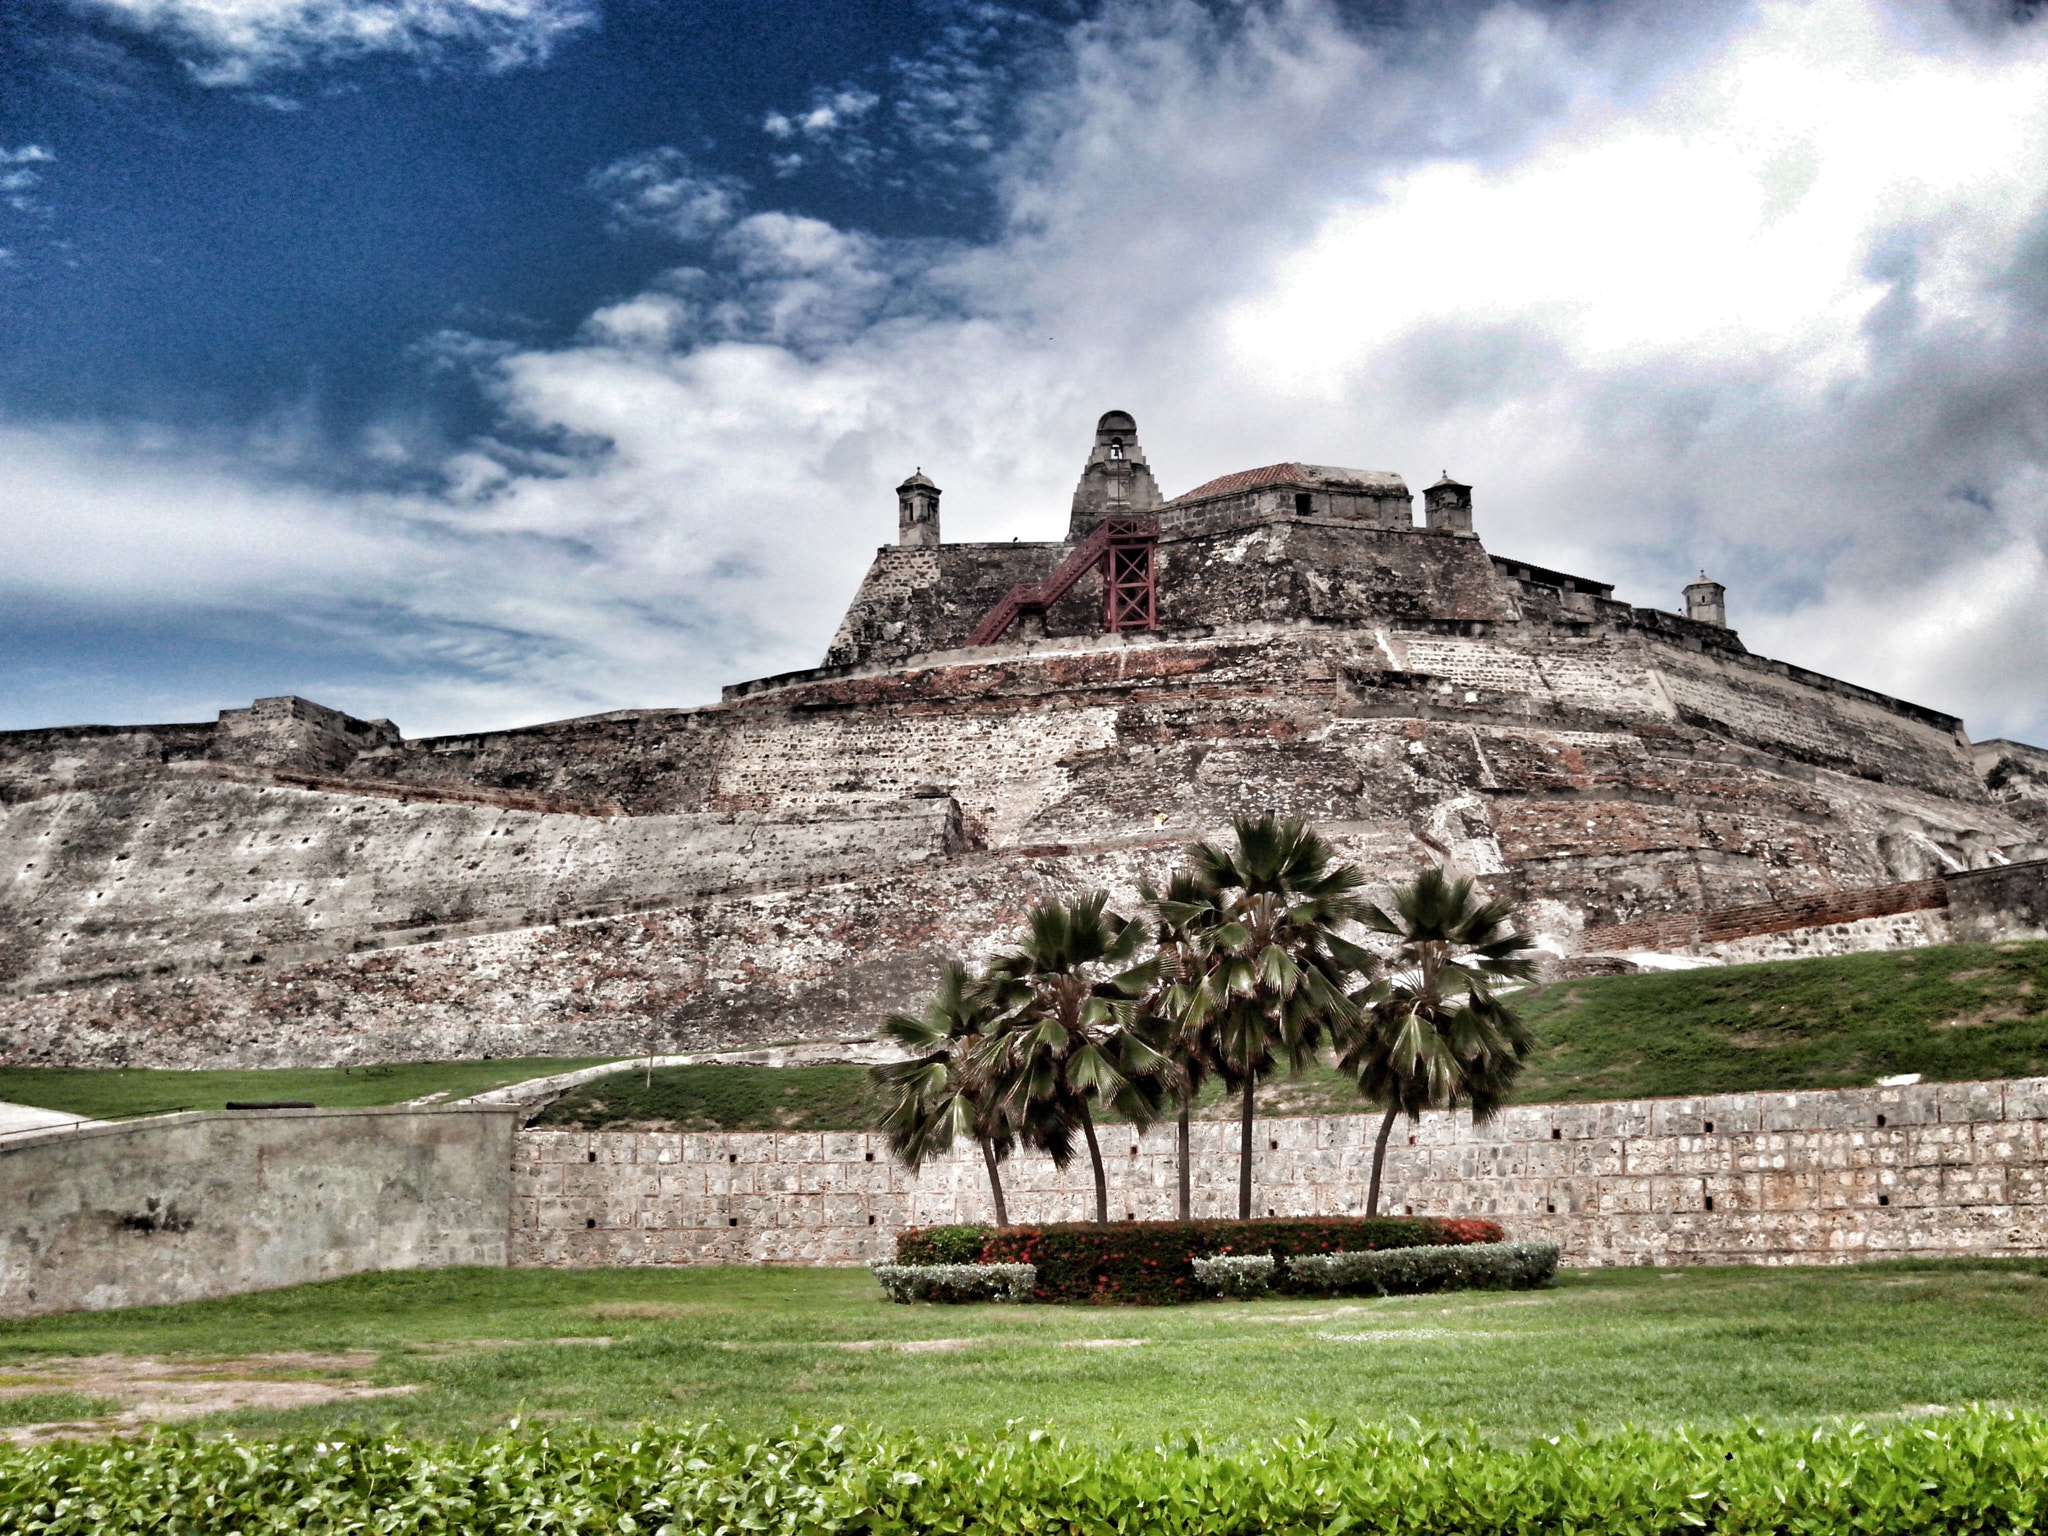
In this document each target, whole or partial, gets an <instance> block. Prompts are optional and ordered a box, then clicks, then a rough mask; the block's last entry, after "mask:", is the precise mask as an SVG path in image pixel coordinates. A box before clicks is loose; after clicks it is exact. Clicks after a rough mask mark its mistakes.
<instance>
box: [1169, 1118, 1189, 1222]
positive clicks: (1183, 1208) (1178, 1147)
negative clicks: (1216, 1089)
mask: <svg viewBox="0 0 2048 1536" xmlns="http://www.w3.org/2000/svg"><path fill="white" fill-rule="evenodd" d="M1193 1100H1194V1095H1193V1094H1191V1093H1183V1094H1182V1095H1181V1096H1180V1125H1179V1127H1178V1129H1177V1130H1176V1132H1175V1135H1174V1150H1175V1151H1176V1152H1178V1153H1179V1154H1180V1190H1179V1198H1178V1199H1176V1200H1175V1201H1174V1207H1173V1208H1174V1213H1175V1215H1176V1217H1177V1219H1178V1220H1181V1221H1192V1220H1193V1219H1194V1216H1193V1213H1192V1208H1193V1204H1194V1202H1193V1201H1192V1200H1190V1199H1189V1197H1188V1119H1189V1116H1190V1113H1191V1111H1192V1104H1193Z"/></svg>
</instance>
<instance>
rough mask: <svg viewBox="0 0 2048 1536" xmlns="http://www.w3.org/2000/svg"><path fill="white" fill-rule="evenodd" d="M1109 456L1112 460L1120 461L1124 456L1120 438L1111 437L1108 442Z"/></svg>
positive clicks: (1122, 441)
mask: <svg viewBox="0 0 2048 1536" xmlns="http://www.w3.org/2000/svg"><path fill="white" fill-rule="evenodd" d="M1109 456H1110V457H1111V458H1112V459H1121V458H1122V457H1123V456H1124V440H1123V439H1122V438H1120V437H1112V438H1111V439H1110V440H1109Z"/></svg>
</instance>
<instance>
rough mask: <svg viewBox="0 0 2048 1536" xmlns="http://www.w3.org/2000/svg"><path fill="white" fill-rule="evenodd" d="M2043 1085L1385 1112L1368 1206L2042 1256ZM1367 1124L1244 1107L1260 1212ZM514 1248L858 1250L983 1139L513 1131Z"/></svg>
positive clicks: (731, 1255) (1330, 1185)
mask: <svg viewBox="0 0 2048 1536" xmlns="http://www.w3.org/2000/svg"><path fill="white" fill-rule="evenodd" d="M2044 1117H2048V1079H2025V1080H2020V1081H2013V1082H1994V1083H1948V1084H1921V1085H1917V1086H1914V1087H1906V1088H1869V1089H1841V1090H1831V1091H1822V1092H1811V1093H1746V1094H1727V1095H1720V1096H1715V1097H1710V1098H1697V1099H1653V1100H1634V1101H1615V1102H1608V1103H1597V1104H1565V1105H1529V1106H1524V1107H1521V1108H1516V1109H1511V1110H1507V1111H1504V1112H1503V1113H1502V1114H1501V1115H1500V1116H1499V1117H1497V1118H1496V1119H1495V1120H1494V1121H1493V1122H1492V1123H1491V1124H1489V1125H1485V1126H1480V1127H1474V1126H1473V1125H1472V1124H1471V1123H1470V1121H1469V1119H1468V1117H1466V1116H1465V1115H1463V1114H1454V1113H1433V1114H1428V1115H1425V1116H1423V1117H1422V1119H1421V1120H1420V1121H1418V1122H1416V1123H1414V1124H1409V1123H1407V1122H1397V1124H1396V1127H1395V1132H1394V1137H1393V1141H1392V1144H1391V1145H1390V1147H1389V1149H1388V1155H1387V1175H1386V1185H1385V1188H1384V1190H1383V1192H1382V1202H1381V1208H1382V1210H1383V1211H1388V1212H1392V1213H1397V1214H1398V1213H1403V1212H1412V1213H1413V1214H1416V1215H1444V1216H1486V1217H1491V1218H1492V1219H1494V1220H1497V1221H1499V1222H1500V1223H1501V1224H1502V1225H1503V1226H1505V1227H1506V1228H1507V1229H1508V1233H1509V1235H1510V1236H1512V1237H1549V1238H1553V1239H1555V1240H1556V1241H1557V1242H1558V1243H1560V1244H1561V1245H1562V1246H1563V1248H1564V1253H1565V1262H1566V1263H1568V1264H1573V1265H1607V1264H1711V1263H1743V1262H1751V1263H1766V1264H1784V1263H1844V1262H1849V1261H1852V1260H1855V1259H1859V1258H1883V1257H1900V1256H1904V1255H1908V1254H1926V1255H1934V1254H1987V1255H1990V1254H2035V1253H2048V1196H2044V1189H2048V1170H2044V1165H2043V1153H2044V1143H2043V1138H2042V1135H2041V1122H2042V1120H2043V1118H2044ZM1377 1130H1378V1117H1377V1116H1368V1115H1331V1116H1317V1117H1305V1118H1296V1119H1279V1120H1264V1121H1261V1122H1260V1123H1259V1125H1258V1133H1257V1139H1256V1141H1255V1143H1254V1145H1255V1149H1256V1154H1255V1155H1256V1173H1255V1179H1256V1183H1255V1186H1254V1191H1255V1205H1254V1209H1255V1211H1256V1212H1257V1213H1258V1214H1260V1215H1267V1214H1272V1215H1281V1216H1295V1215H1310V1214H1316V1213H1326V1214H1337V1213H1359V1212H1362V1211H1363V1209H1364V1205H1365V1190H1366V1181H1367V1178H1368V1175H1369V1173H1370V1170H1371V1157H1372V1138H1373V1136H1374V1135H1375V1133H1376V1132H1377ZM1102 1142H1103V1151H1104V1154H1105V1157H1106V1160H1107V1162H1108V1164H1109V1182H1110V1215H1111V1218H1112V1219H1113V1220H1123V1219H1129V1218H1137V1219H1146V1220H1156V1219H1161V1218H1166V1217H1170V1216H1172V1214H1173V1205H1174V1199H1173V1191H1174V1180H1175V1164H1174V1155H1173V1127H1172V1126H1171V1125H1166V1126H1161V1127H1158V1128H1155V1129H1154V1130H1152V1131H1149V1132H1145V1133H1137V1132H1133V1131H1131V1130H1130V1129H1129V1128H1128V1127H1119V1126H1106V1127H1103V1128H1102ZM1193 1143H1194V1170H1193V1175H1194V1176H1193V1186H1194V1210H1195V1214H1196V1215H1198V1216H1231V1215H1235V1214H1236V1209H1237V1127H1236V1126H1235V1125H1232V1124H1227V1123H1219V1122H1203V1123H1200V1124H1197V1125H1196V1126H1195V1127H1194V1138H1193ZM513 1184H514V1199H513V1231H512V1262H513V1263H515V1264H535V1265H612V1264H732V1263H795V1264H856V1263H863V1262H865V1261H867V1260H869V1259H873V1258H886V1257H888V1256H889V1255H890V1254H891V1252H892V1251H893V1246H892V1245H893V1242H894V1239H895V1235H896V1233H897V1232H898V1231H899V1230H900V1229H902V1228H903V1227H906V1226H926V1225H931V1224H934V1223H941V1222H954V1221H988V1220H990V1219H991V1214H992V1213H991V1207H990V1203H989V1198H988V1185H987V1180H986V1176H985V1175H984V1173H983V1170H982V1166H981V1161H980V1157H979V1154H978V1153H975V1152H973V1151H971V1150H957V1151H955V1152H954V1153H953V1154H951V1155H949V1156H948V1157H946V1158H943V1159H941V1160H939V1161H937V1162H935V1163H932V1164H928V1165H927V1166H926V1167H925V1168H923V1169H921V1170H919V1171H917V1172H916V1173H912V1172H910V1171H908V1170H906V1169H904V1168H902V1167H901V1166H899V1165H898V1164H897V1163H896V1162H895V1161H894V1160H893V1159H892V1158H891V1156H890V1154H889V1150H888V1147H887V1144H886V1143H885V1142H884V1140H883V1138H882V1137H880V1136H877V1135H870V1134H863V1133H855V1132H778V1133H763V1134H738V1133H734V1134H722V1135H682V1134H674V1135H665V1134H660V1133H648V1132H597V1133H586V1132H567V1131H525V1132H521V1133H520V1135H519V1137H518V1139H517V1147H516V1151H515V1156H514V1176H513ZM1004 1188H1005V1190H1006V1192H1007V1194H1008V1198H1009V1206H1010V1215H1011V1218H1012V1219H1013V1220H1016V1221H1021V1222H1043V1221H1077V1220H1083V1219H1086V1218H1087V1217H1088V1216H1089V1215H1090V1214H1091V1209H1090V1207H1091V1202H1092V1195H1091V1184H1090V1175H1089V1170H1088V1165H1087V1161H1086V1159H1085V1157H1081V1158H1077V1159H1076V1160H1075V1161H1074V1162H1073V1163H1072V1164H1070V1165H1069V1166H1068V1168H1067V1169H1066V1170H1065V1171H1064V1172H1061V1171H1059V1170H1056V1169H1054V1168H1053V1167H1052V1165H1051V1164H1050V1163H1049V1162H1047V1161H1046V1160H1045V1159H1043V1158H1037V1157H1023V1158H1017V1159H1014V1160H1013V1161H1011V1162H1009V1163H1007V1164H1005V1166H1004Z"/></svg>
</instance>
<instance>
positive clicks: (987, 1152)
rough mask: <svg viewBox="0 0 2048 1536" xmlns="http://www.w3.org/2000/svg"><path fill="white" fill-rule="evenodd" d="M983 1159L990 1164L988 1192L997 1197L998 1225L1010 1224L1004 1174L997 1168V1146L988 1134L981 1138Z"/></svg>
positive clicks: (1005, 1225)
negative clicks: (1005, 1196)
mask: <svg viewBox="0 0 2048 1536" xmlns="http://www.w3.org/2000/svg"><path fill="white" fill-rule="evenodd" d="M981 1160H982V1161H983V1162H984V1163H987V1164H988V1192H989V1194H991V1195H992V1196H994V1197H995V1202H996V1225H997V1226H999V1227H1007V1226H1008V1225H1009V1224H1010V1208H1009V1206H1008V1205H1006V1204H1005V1203H1004V1202H1003V1176H1002V1174H1001V1173H999V1172H997V1170H996V1146H995V1143H994V1142H992V1141H990V1140H989V1139H988V1138H987V1137H986V1136H984V1137H982V1138H981Z"/></svg>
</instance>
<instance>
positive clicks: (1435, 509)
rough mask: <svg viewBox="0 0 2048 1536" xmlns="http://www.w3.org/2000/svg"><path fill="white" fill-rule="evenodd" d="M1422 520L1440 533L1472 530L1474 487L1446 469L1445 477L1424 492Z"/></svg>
mask: <svg viewBox="0 0 2048 1536" xmlns="http://www.w3.org/2000/svg"><path fill="white" fill-rule="evenodd" d="M1422 522H1423V526H1424V527H1426V528H1430V529H1433V530H1434V531H1436V532H1438V533H1470V532H1471V531H1472V487H1471V486H1469V485H1466V484H1464V483H1463V482H1462V481H1458V480H1453V479H1452V478H1451V472H1450V471H1449V470H1445V471H1444V473H1443V478H1442V479H1441V480H1439V481H1437V483H1436V484H1435V485H1432V486H1431V487H1430V488H1429V489H1428V490H1426V491H1424V492H1423V493H1422Z"/></svg>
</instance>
